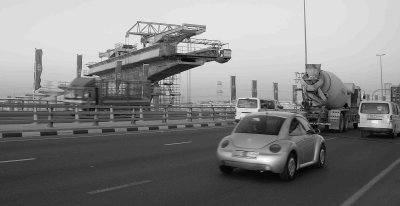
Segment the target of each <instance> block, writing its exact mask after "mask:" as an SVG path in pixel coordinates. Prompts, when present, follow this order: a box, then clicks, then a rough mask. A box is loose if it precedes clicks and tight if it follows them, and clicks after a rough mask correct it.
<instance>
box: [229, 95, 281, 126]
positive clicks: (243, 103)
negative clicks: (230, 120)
mask: <svg viewBox="0 0 400 206" xmlns="http://www.w3.org/2000/svg"><path fill="white" fill-rule="evenodd" d="M235 109H236V114H235V121H236V122H238V121H239V120H241V119H242V118H243V117H245V116H246V115H247V114H249V113H252V112H259V111H267V110H274V111H277V110H281V109H283V107H282V106H281V105H280V104H279V102H278V101H277V100H273V99H260V98H255V97H243V98H238V99H237V101H236V108H235Z"/></svg>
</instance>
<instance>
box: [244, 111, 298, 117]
mask: <svg viewBox="0 0 400 206" xmlns="http://www.w3.org/2000/svg"><path fill="white" fill-rule="evenodd" d="M249 115H267V116H281V117H285V118H289V117H294V116H296V113H292V112H281V111H266V112H253V113H250V114H249Z"/></svg>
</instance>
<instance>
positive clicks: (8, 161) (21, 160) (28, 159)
mask: <svg viewBox="0 0 400 206" xmlns="http://www.w3.org/2000/svg"><path fill="white" fill-rule="evenodd" d="M35 159H36V158H27V159H18V160H5V161H0V164H1V163H10V162H23V161H31V160H35Z"/></svg>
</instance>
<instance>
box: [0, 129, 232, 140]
mask: <svg viewBox="0 0 400 206" xmlns="http://www.w3.org/2000/svg"><path fill="white" fill-rule="evenodd" d="M178 126H179V125H178ZM228 127H231V126H229V125H228V126H218V127H196V128H186V129H179V130H172V129H166V130H143V131H130V132H126V133H107V134H104V133H101V134H82V136H80V135H74V136H71V137H39V138H38V137H36V138H37V139H36V138H35V139H9V140H0V143H7V142H29V141H44V140H60V139H79V138H90V137H104V136H110V135H112V136H123V135H130V134H135V135H136V134H153V133H168V132H185V131H193V130H213V129H221V128H228ZM25 138H28V137H25Z"/></svg>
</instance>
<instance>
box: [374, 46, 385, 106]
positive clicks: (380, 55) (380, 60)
mask: <svg viewBox="0 0 400 206" xmlns="http://www.w3.org/2000/svg"><path fill="white" fill-rule="evenodd" d="M385 55H386V54H377V55H376V56H379V64H380V66H381V98H382V100H383V80H382V56H385Z"/></svg>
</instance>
